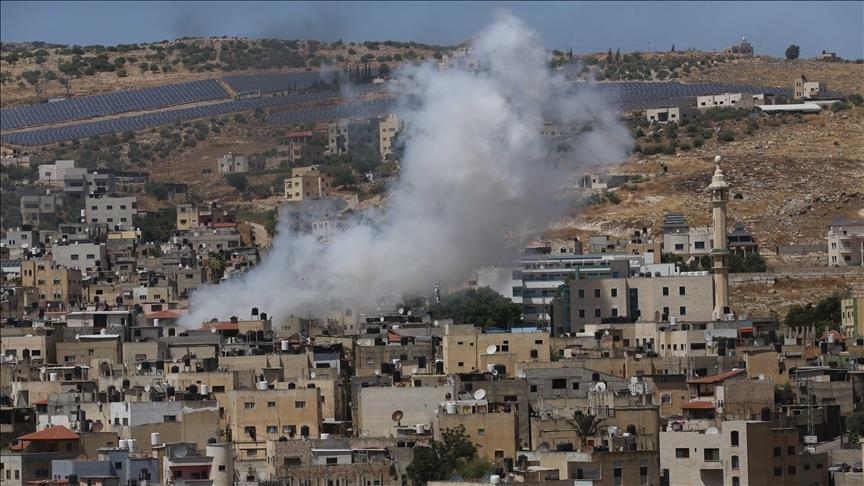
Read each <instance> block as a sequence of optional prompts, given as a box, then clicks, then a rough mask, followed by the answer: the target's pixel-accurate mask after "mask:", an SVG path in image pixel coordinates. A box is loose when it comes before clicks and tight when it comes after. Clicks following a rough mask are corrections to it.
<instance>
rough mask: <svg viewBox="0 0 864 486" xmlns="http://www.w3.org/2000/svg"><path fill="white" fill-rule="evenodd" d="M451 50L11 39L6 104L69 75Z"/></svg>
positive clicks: (331, 61) (102, 77) (277, 66)
mask: <svg viewBox="0 0 864 486" xmlns="http://www.w3.org/2000/svg"><path fill="white" fill-rule="evenodd" d="M449 49H450V48H448V47H443V46H429V45H425V44H420V43H414V42H411V43H403V42H394V41H384V42H364V43H347V44H346V43H342V42H334V43H326V42H317V41H298V40H273V39H263V40H254V39H244V38H228V37H211V38H202V39H179V40H175V41H162V42H156V43H150V44H131V45H124V44H121V45H118V46H86V47H80V46H48V45H41V44H39V45H33V44H23V45H20V44H4V45H3V46H2V55H0V87H2V97H0V104H2V106H3V107H7V106H13V105H18V104H23V103H33V102H36V101H38V100H39V99H46V98H50V97H56V96H64V95H65V94H66V87H65V86H64V82H66V81H67V80H68V82H69V92H70V94H72V95H85V94H95V93H102V92H107V91H114V90H120V89H134V88H140V87H146V86H155V85H160V84H166V83H173V82H181V81H192V80H196V79H208V78H215V77H220V76H224V75H230V74H241V73H242V74H249V73H257V72H264V71H266V72H292V71H306V70H313V69H324V70H326V69H340V68H342V67H344V66H345V63H348V64H349V65H356V64H358V63H366V62H370V63H372V64H373V65H376V66H378V65H380V64H381V63H385V64H388V66H389V67H393V66H395V65H398V64H399V63H402V62H407V61H413V60H418V59H427V58H432V57H434V56H440V55H441V53H444V52H447V50H449ZM328 66H329V67H328ZM37 91H38V93H37Z"/></svg>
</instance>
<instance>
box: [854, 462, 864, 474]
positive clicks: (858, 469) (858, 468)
mask: <svg viewBox="0 0 864 486" xmlns="http://www.w3.org/2000/svg"><path fill="white" fill-rule="evenodd" d="M852 471H853V472H864V467H862V465H861V461H858V462H856V463H855V464H852Z"/></svg>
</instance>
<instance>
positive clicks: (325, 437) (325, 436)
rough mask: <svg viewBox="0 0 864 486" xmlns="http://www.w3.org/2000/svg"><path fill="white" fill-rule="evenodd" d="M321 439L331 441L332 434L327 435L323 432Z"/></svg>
mask: <svg viewBox="0 0 864 486" xmlns="http://www.w3.org/2000/svg"><path fill="white" fill-rule="evenodd" d="M321 438H322V439H329V438H330V434H326V433H324V432H321Z"/></svg>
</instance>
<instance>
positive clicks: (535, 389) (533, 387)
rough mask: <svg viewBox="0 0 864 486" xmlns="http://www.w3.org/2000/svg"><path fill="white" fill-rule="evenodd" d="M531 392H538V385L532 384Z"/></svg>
mask: <svg viewBox="0 0 864 486" xmlns="http://www.w3.org/2000/svg"><path fill="white" fill-rule="evenodd" d="M530 390H531V393H537V385H531V388H530Z"/></svg>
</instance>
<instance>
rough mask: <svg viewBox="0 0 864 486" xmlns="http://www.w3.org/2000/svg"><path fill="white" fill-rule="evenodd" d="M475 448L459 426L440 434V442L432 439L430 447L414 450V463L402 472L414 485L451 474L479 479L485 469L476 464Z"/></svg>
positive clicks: (480, 464)
mask: <svg viewBox="0 0 864 486" xmlns="http://www.w3.org/2000/svg"><path fill="white" fill-rule="evenodd" d="M476 459H477V446H475V445H474V444H473V443H471V441H469V440H468V435H467V434H466V433H465V427H464V426H462V425H460V426H459V427H456V428H453V429H445V430H444V431H442V432H441V440H440V441H438V440H432V441H431V442H430V444H429V447H415V448H414V460H412V461H411V464H409V465H408V467H407V468H406V470H405V472H406V473H407V475H408V477H409V478H410V479H411V481H413V482H414V484H417V485H423V484H426V483H427V482H429V481H440V480H444V479H449V478H450V477H452V476H453V473H454V472H459V473H460V474H461V475H462V476H463V477H472V476H473V477H477V476H475V475H478V476H482V475H483V474H485V472H486V471H487V470H488V469H484V468H483V464H484V463H482V462H478V461H476Z"/></svg>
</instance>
